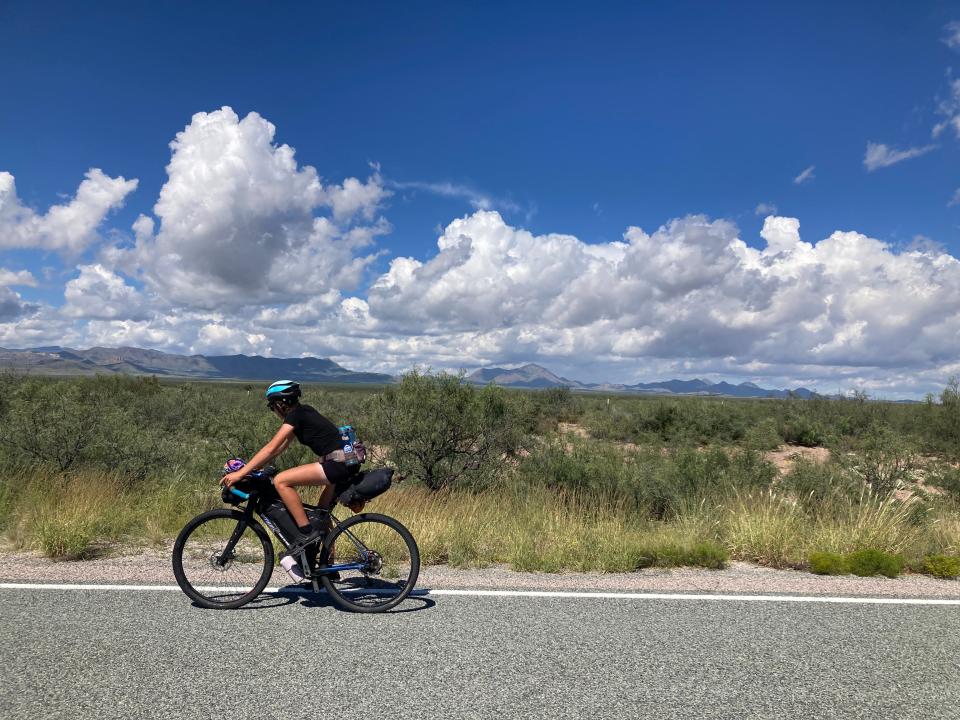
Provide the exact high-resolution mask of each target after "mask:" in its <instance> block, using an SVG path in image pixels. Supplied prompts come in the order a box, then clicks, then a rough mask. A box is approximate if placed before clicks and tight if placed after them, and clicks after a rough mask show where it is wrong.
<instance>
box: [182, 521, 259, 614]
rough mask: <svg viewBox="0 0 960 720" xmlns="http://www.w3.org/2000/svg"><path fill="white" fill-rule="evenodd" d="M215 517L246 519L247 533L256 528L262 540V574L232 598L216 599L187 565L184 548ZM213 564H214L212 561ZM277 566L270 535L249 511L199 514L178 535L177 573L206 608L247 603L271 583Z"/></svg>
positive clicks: (187, 592)
mask: <svg viewBox="0 0 960 720" xmlns="http://www.w3.org/2000/svg"><path fill="white" fill-rule="evenodd" d="M214 520H234V521H236V522H240V521H241V520H246V522H247V527H246V529H245V530H244V536H246V533H247V531H248V530H249V531H251V532H253V535H254V536H255V537H256V538H257V539H258V540H259V541H260V547H261V548H262V549H263V568H262V570H261V572H260V576H259V578H258V579H257V581H256V582H255V583H253V585H252V587H251V588H250V589H249V590H248V591H246V592H244V593H242V594H241V595H240V596H239V597H235V598H232V599H230V600H223V601H219V600H216V599H215V598H214V596H212V595H211V594H210V593H211V592H212V591H211V590H210V589H209V588H206V587H204V586H200V587H197V586H195V585H194V583H193V582H192V581H191V579H190V578H189V577H188V576H187V572H186V571H185V569H184V562H183V560H184V558H183V552H184V547H185V545H186V544H187V541H188V540H189V539H190V538H191V536H192V535H193V534H194V533H195V532H196V531H197V530H198V529H199V528H200V527H201V526H202V525H204V524H205V523H210V522H211V521H214ZM228 526H229V523H228ZM254 545H255V543H254ZM210 559H211V560H212V559H213V556H211V558H210ZM211 567H213V565H212V564H211ZM273 567H274V556H273V543H272V542H271V541H270V536H269V535H268V534H267V531H266V530H265V529H264V527H263V526H262V525H261V524H260V523H259V522H257V521H256V520H255V519H254V518H247V517H246V515H245V514H244V513H242V512H240V511H239V510H228V509H226V508H222V509H218V510H210V511H208V512H205V513H201V514H200V515H197V516H196V517H195V518H193V519H192V520H190V522H188V523H187V524H186V525H185V526H184V528H183V530H181V531H180V534H179V535H178V536H177V539H176V542H174V544H173V575H174V577H175V578H176V579H177V585H179V586H180V589H181V590H183V592H184V594H185V595H186V596H187V597H189V598H190V599H191V600H193V601H194V602H195V603H197V604H198V605H200V606H201V607H205V608H210V609H216V610H231V609H235V608H238V607H242V606H243V605H246V604H247V603H248V602H250V601H251V600H253V599H254V598H256V597H257V596H258V595H260V593H262V592H263V589H264V588H265V587H266V586H267V583H268V582H270V577H271V575H272V574H273Z"/></svg>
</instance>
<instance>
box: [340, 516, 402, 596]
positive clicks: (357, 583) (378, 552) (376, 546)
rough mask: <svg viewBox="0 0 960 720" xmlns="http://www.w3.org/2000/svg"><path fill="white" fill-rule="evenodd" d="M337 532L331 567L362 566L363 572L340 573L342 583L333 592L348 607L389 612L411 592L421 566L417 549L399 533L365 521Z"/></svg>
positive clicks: (343, 570) (368, 520) (369, 520)
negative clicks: (388, 608) (388, 610)
mask: <svg viewBox="0 0 960 720" xmlns="http://www.w3.org/2000/svg"><path fill="white" fill-rule="evenodd" d="M334 532H335V534H334V535H333V536H331V546H332V548H333V553H332V558H331V559H330V561H329V564H330V565H332V566H336V565H349V564H362V567H361V568H356V569H342V570H340V571H339V573H340V580H338V581H335V582H334V583H333V588H332V590H333V591H334V592H335V593H336V594H337V595H338V596H340V598H341V599H342V600H343V601H344V602H345V603H346V604H348V605H351V606H353V607H355V608H357V609H363V610H376V609H385V608H387V607H390V606H391V605H394V604H396V603H398V602H400V601H401V600H402V599H403V597H404V596H405V595H406V594H407V593H408V592H409V591H410V588H411V587H412V586H413V583H414V582H415V581H416V572H417V571H418V570H419V565H418V563H417V562H416V558H415V555H414V552H415V548H414V547H411V545H410V543H408V540H407V538H405V537H404V536H403V535H402V534H401V533H400V531H399V530H397V529H396V528H394V527H392V526H391V525H388V524H387V523H384V522H381V521H378V520H374V519H364V520H363V521H361V522H357V523H354V524H351V525H349V526H346V527H342V528H338V529H337V530H336V531H334Z"/></svg>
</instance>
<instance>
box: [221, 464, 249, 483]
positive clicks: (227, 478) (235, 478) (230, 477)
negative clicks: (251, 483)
mask: <svg viewBox="0 0 960 720" xmlns="http://www.w3.org/2000/svg"><path fill="white" fill-rule="evenodd" d="M249 474H250V471H249V470H247V468H241V469H240V470H237V471H236V472H232V473H227V474H226V475H224V476H223V477H222V478H220V484H221V485H223V486H224V487H231V486H232V485H235V484H236V483H238V482H240V481H241V480H243V479H244V478H245V477H246V476H247V475H249Z"/></svg>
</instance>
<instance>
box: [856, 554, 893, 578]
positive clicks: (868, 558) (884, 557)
mask: <svg viewBox="0 0 960 720" xmlns="http://www.w3.org/2000/svg"><path fill="white" fill-rule="evenodd" d="M846 560H847V565H848V566H849V567H850V572H852V573H853V574H854V575H859V576H860V577H872V576H874V575H883V576H884V577H888V578H895V577H897V576H898V575H899V574H900V572H901V571H902V570H903V558H902V557H901V556H899V555H891V554H890V553H885V552H883V551H882V550H870V549H868V550H858V551H857V552H853V553H850V554H849V555H847V557H846Z"/></svg>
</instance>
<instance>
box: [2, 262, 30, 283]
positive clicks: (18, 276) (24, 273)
mask: <svg viewBox="0 0 960 720" xmlns="http://www.w3.org/2000/svg"><path fill="white" fill-rule="evenodd" d="M0 285H2V286H5V287H11V286H14V285H20V286H23V287H36V286H37V279H36V278H35V277H34V276H33V273H32V272H30V271H29V270H7V268H3V267H0Z"/></svg>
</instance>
